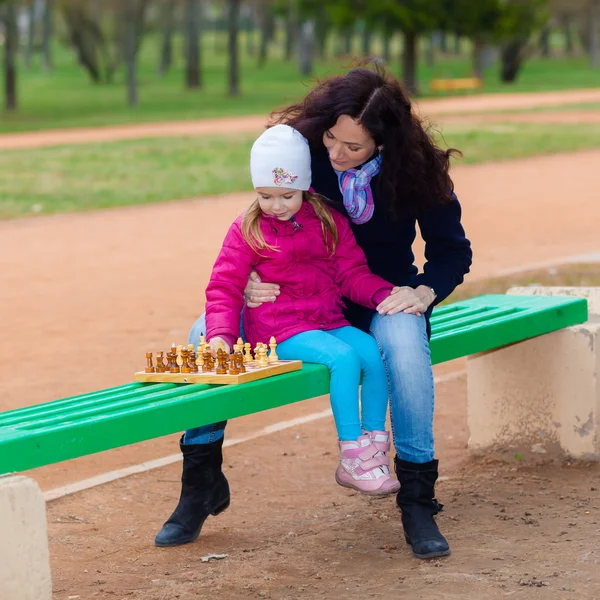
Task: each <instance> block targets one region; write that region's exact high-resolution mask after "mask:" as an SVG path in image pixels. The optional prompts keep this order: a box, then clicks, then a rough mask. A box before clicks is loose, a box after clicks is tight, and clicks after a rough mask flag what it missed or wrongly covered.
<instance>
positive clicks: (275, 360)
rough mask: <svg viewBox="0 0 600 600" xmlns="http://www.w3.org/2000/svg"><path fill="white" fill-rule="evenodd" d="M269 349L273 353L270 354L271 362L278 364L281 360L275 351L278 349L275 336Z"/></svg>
mask: <svg viewBox="0 0 600 600" xmlns="http://www.w3.org/2000/svg"><path fill="white" fill-rule="evenodd" d="M269 348H270V349H271V352H270V353H269V362H270V363H274V362H277V361H278V360H279V356H277V352H276V351H275V349H276V348H277V340H276V339H275V337H274V336H271V339H270V340H269Z"/></svg>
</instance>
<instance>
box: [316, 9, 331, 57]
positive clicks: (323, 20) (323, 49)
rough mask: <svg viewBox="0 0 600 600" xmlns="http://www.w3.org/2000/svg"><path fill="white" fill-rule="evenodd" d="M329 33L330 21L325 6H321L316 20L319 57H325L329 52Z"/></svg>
mask: <svg viewBox="0 0 600 600" xmlns="http://www.w3.org/2000/svg"><path fill="white" fill-rule="evenodd" d="M328 33H329V22H328V21H327V16H326V14H325V7H324V6H323V5H321V6H320V8H319V12H318V13H317V19H316V21H315V38H316V42H317V45H318V52H319V58H320V59H324V58H325V54H326V53H327V34H328Z"/></svg>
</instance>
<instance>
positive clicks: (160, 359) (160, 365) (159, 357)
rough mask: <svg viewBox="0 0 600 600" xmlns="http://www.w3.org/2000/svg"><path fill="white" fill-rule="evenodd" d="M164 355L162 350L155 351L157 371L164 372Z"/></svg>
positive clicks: (165, 368)
mask: <svg viewBox="0 0 600 600" xmlns="http://www.w3.org/2000/svg"><path fill="white" fill-rule="evenodd" d="M164 357H165V353H164V352H162V351H161V352H157V353H156V372H157V373H164V372H165V371H166V370H167V367H166V365H165V363H164Z"/></svg>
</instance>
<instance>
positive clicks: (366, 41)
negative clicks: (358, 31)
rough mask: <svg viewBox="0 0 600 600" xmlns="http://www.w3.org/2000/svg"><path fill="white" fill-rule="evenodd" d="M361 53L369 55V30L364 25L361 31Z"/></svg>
mask: <svg viewBox="0 0 600 600" xmlns="http://www.w3.org/2000/svg"><path fill="white" fill-rule="evenodd" d="M362 55H363V56H365V57H368V56H371V31H370V30H369V28H368V27H367V26H366V25H365V27H364V29H363V32H362Z"/></svg>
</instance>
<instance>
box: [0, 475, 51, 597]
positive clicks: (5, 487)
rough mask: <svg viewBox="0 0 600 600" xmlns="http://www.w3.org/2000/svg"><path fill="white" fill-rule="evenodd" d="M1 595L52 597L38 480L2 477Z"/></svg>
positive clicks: (44, 519)
mask: <svg viewBox="0 0 600 600" xmlns="http://www.w3.org/2000/svg"><path fill="white" fill-rule="evenodd" d="M0 532H1V535H0V598H6V599H7V600H8V598H14V599H17V598H18V599H19V600H51V598H52V581H51V577H50V558H49V552H48V533H47V529H46V503H45V502H44V496H43V495H42V492H41V490H40V488H39V487H38V485H37V483H36V482H35V481H33V480H32V479H28V478H27V477H21V476H7V477H0Z"/></svg>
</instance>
